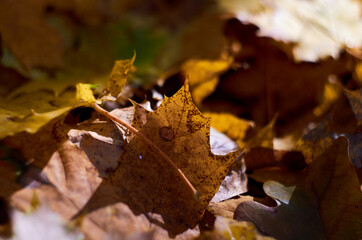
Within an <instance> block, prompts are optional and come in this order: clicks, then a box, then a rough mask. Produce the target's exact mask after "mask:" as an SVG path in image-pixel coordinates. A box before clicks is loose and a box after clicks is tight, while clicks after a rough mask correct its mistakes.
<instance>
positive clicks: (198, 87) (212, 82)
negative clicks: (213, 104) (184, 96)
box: [181, 57, 233, 106]
mask: <svg viewBox="0 0 362 240" xmlns="http://www.w3.org/2000/svg"><path fill="white" fill-rule="evenodd" d="M232 62H233V59H232V58H231V57H222V59H220V60H216V61H211V60H195V59H193V60H189V61H187V62H185V63H184V64H183V65H182V66H181V71H182V73H183V74H184V75H185V76H187V77H189V79H190V87H191V93H192V97H193V100H194V102H195V104H196V105H197V106H199V105H200V104H201V102H202V100H203V99H204V98H205V97H207V96H209V95H210V94H211V93H212V92H213V91H214V90H215V88H216V86H217V84H218V82H219V75H220V74H221V73H223V72H224V71H226V70H227V69H228V68H229V67H230V65H231V63H232Z"/></svg>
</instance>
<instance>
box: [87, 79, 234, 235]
mask: <svg viewBox="0 0 362 240" xmlns="http://www.w3.org/2000/svg"><path fill="white" fill-rule="evenodd" d="M135 107H136V113H135V119H134V121H133V125H134V126H135V127H136V128H137V129H139V130H140V132H141V133H142V134H143V135H145V136H146V137H148V138H149V139H151V140H152V142H153V143H155V144H156V145H157V146H158V147H159V148H160V149H162V151H164V152H165V153H166V154H167V155H168V156H169V157H170V158H171V159H172V160H173V161H174V162H175V164H176V165H177V167H178V168H180V170H181V171H182V172H183V173H184V174H185V176H186V177H187V178H188V180H189V181H190V182H191V183H192V184H193V185H194V186H195V188H196V189H197V191H198V192H199V193H200V197H199V199H198V200H196V199H195V197H194V195H193V194H192V192H190V189H189V188H188V186H187V185H186V183H185V182H184V181H183V180H182V179H181V178H180V176H179V175H178V174H177V172H176V171H175V170H174V169H172V168H171V166H170V165H169V163H168V162H166V160H165V159H164V158H162V157H161V156H160V154H159V152H158V151H157V150H156V149H154V148H153V147H152V146H150V145H149V144H147V143H145V142H144V141H143V140H142V139H141V138H140V137H138V136H137V135H136V136H133V138H132V139H131V141H130V142H129V143H128V144H127V145H126V146H125V154H124V155H123V156H122V158H121V160H120V167H119V168H118V169H117V171H116V172H115V173H114V175H112V176H110V177H109V178H107V179H105V181H103V183H102V185H101V186H100V187H99V188H98V190H97V192H96V193H95V194H94V196H93V197H92V199H91V200H90V202H89V203H88V204H87V206H86V207H85V209H84V210H85V211H87V210H93V209H96V208H99V207H102V206H105V205H108V204H111V203H115V202H123V203H126V204H127V205H128V206H129V207H130V208H131V209H132V211H133V212H135V213H136V214H140V213H143V214H145V215H148V216H149V218H150V219H151V220H152V216H153V215H152V214H153V213H154V214H160V215H161V216H162V220H163V221H162V222H159V221H158V220H157V221H156V220H155V219H153V220H152V221H153V222H155V223H156V224H158V225H161V226H162V227H163V228H165V229H167V230H168V232H169V234H170V235H171V236H174V235H175V234H180V233H182V232H184V231H185V230H187V229H188V228H193V227H195V225H196V224H197V223H198V221H199V219H200V218H201V216H202V215H203V213H204V211H205V209H206V207H207V204H208V202H209V201H210V200H211V198H212V197H213V196H214V194H215V193H216V192H217V190H218V188H219V186H220V183H221V181H222V180H223V179H224V177H225V175H226V173H227V172H228V169H229V167H230V165H231V164H232V163H233V162H234V161H235V159H236V157H237V156H238V155H239V154H240V151H237V152H234V153H230V154H228V155H224V156H223V155H214V154H212V152H211V149H210V139H209V134H210V133H209V131H210V123H209V120H208V119H207V118H205V117H204V116H202V115H201V113H200V112H199V111H198V109H197V108H196V107H195V106H194V105H193V104H192V100H191V96H190V93H189V90H188V85H187V83H186V84H185V86H184V87H183V88H182V89H181V90H179V91H178V92H177V93H176V94H175V95H174V96H173V97H171V98H165V100H164V101H163V103H162V104H161V106H160V107H159V108H158V109H157V110H156V111H155V112H148V111H147V110H145V109H143V108H142V107H140V106H138V105H135ZM175 196H177V197H175Z"/></svg>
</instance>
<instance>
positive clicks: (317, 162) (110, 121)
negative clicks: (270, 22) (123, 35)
mask: <svg viewBox="0 0 362 240" xmlns="http://www.w3.org/2000/svg"><path fill="white" fill-rule="evenodd" d="M44 2H45V1H44ZM4 4H5V3H4ZM6 4H8V3H6ZM39 4H40V5H39V6H38V7H39V9H42V8H44V6H43V5H42V4H43V3H39ZM50 5H51V6H50V7H49V9H48V7H47V11H48V10H50V11H52V8H54V9H55V11H58V10H59V9H63V10H64V9H68V10H69V9H71V10H70V11H71V12H73V14H74V16H77V17H79V19H80V24H85V25H87V26H93V27H95V26H99V24H100V25H102V23H101V22H102V20H100V19H106V18H108V17H109V15H107V14H106V15H104V14H105V13H100V12H97V11H93V10H95V8H93V7H95V6H94V5H91V6H90V7H89V8H87V9H84V11H83V12H82V11H80V9H82V8H83V7H84V6H81V5H77V6H78V8H79V9H78V8H77V9H73V8H72V7H70V6H68V5H67V4H66V3H64V5H63V4H60V3H57V2H54V3H51V4H50ZM126 5H127V4H126ZM135 5H137V4H136V3H135ZM276 6H277V7H276V8H277V9H278V8H280V7H281V6H280V5H276ZM105 7H107V6H105ZM108 7H109V6H108ZM126 7H127V6H126ZM249 7H250V6H249ZM284 7H285V6H284ZM280 9H281V10H282V8H280ZM20 10H21V9H20ZM20 10H19V9H17V8H16V9H14V12H16V11H20ZM68 10H67V11H68ZM118 10H122V9H121V8H120V9H118ZM118 10H117V11H118ZM214 10H215V9H214ZM214 10H211V11H210V10H207V11H205V12H203V14H200V16H199V17H198V18H196V21H193V22H194V24H195V23H196V25H194V26H195V27H194V28H192V29H190V31H183V30H182V31H181V34H179V35H176V39H173V40H176V41H175V42H177V41H178V42H180V41H182V42H183V46H182V47H181V48H176V49H173V50H172V49H168V50H169V51H165V52H163V54H162V56H161V58H162V59H157V61H158V63H157V64H159V66H160V65H162V66H163V67H165V66H167V67H166V68H169V67H170V65H172V64H174V65H175V63H177V64H179V65H178V66H171V67H173V68H174V69H176V72H177V71H179V73H178V75H177V76H171V75H169V74H165V75H166V76H167V77H166V78H168V79H166V81H165V85H167V84H170V83H171V85H172V86H173V90H172V92H176V91H175V90H177V89H178V88H179V87H180V86H181V85H183V87H181V89H180V90H178V92H177V93H175V94H170V95H168V97H166V96H165V97H162V96H158V97H157V99H153V97H154V96H156V95H157V92H156V91H158V90H160V92H167V91H163V86H162V83H161V80H162V79H161V80H158V83H157V84H159V86H158V87H156V88H154V89H151V88H153V86H154V85H153V84H156V82H157V79H153V80H152V78H154V77H155V76H156V75H157V73H156V72H157V71H156V72H153V73H152V74H151V75H150V77H149V78H147V79H145V82H144V85H143V86H140V85H137V84H142V83H140V80H139V79H138V80H136V81H133V82H131V83H127V80H128V79H129V78H130V77H131V78H133V77H134V76H136V75H137V74H136V75H134V74H133V72H134V70H135V68H134V66H133V63H134V62H135V54H134V56H133V58H131V59H126V60H121V61H119V62H116V64H115V65H114V69H113V70H112V73H111V75H110V77H109V81H108V85H107V86H106V85H105V81H104V80H105V79H106V77H105V74H104V72H99V71H98V70H99V69H101V68H102V69H103V68H104V66H105V65H106V62H107V63H108V62H111V59H110V58H107V59H106V60H105V61H103V60H102V59H103V58H101V59H100V60H99V62H102V63H100V65H99V66H93V67H92V64H90V65H89V64H88V65H89V66H86V67H85V66H83V65H87V64H85V63H88V62H92V60H91V57H90V56H91V53H92V51H94V53H95V56H100V55H99V52H100V51H102V50H100V49H101V48H97V47H96V48H97V49H96V48H94V49H92V51H88V53H87V54H84V51H85V50H86V48H84V47H85V45H87V44H88V43H87V42H82V43H81V44H85V45H81V50H80V51H81V52H83V53H82V54H83V55H82V56H80V55H79V56H78V55H77V54H76V53H74V52H73V53H72V51H73V50H71V53H70V55H69V56H73V55H74V59H73V60H72V61H73V63H72V64H74V66H67V71H68V72H61V71H58V72H57V73H56V77H54V75H52V73H51V72H47V73H46V74H45V75H43V76H45V78H48V77H49V76H53V77H50V78H49V79H47V80H45V81H43V82H42V81H38V80H39V79H32V80H31V81H30V84H28V85H23V87H20V88H18V89H17V90H15V91H13V92H10V93H6V95H7V96H8V98H7V99H6V102H5V104H2V105H1V107H2V111H3V112H4V114H3V115H2V116H5V118H4V119H5V120H4V121H5V122H4V123H5V125H3V126H5V127H2V128H1V133H2V135H1V138H3V140H2V142H1V144H3V145H2V146H4V147H2V148H1V149H0V150H1V151H0V153H1V154H0V156H1V160H0V166H1V169H0V170H1V172H2V174H1V177H0V181H1V183H2V184H1V186H2V190H4V191H2V193H1V199H0V200H1V201H0V203H1V205H0V207H1V208H0V210H1V211H0V219H1V222H0V235H1V237H5V238H9V237H11V236H12V235H13V234H15V235H16V236H14V237H15V238H16V237H20V235H21V233H20V232H19V231H18V228H17V226H19V225H16V224H23V225H22V226H23V227H21V228H22V229H23V230H26V229H27V226H29V225H31V224H30V223H29V222H28V223H26V224H25V225H24V221H22V220H21V219H23V220H25V218H23V216H25V217H28V219H30V221H31V223H35V222H39V226H40V225H42V224H43V225H44V226H43V227H44V228H43V229H49V234H51V233H54V232H57V233H58V234H63V233H64V232H62V231H63V230H64V226H65V225H67V226H68V227H70V228H71V229H73V230H74V231H75V232H78V231H80V232H82V234H83V236H84V238H85V239H168V238H175V239H192V238H196V237H198V238H199V239H230V238H236V239H239V238H245V239H255V238H256V239H264V238H265V239H270V238H269V237H266V236H263V235H265V234H266V235H271V237H275V238H276V239H291V238H293V239H298V238H300V239H305V238H308V237H311V238H313V237H316V238H320V239H324V238H327V239H341V238H343V239H359V238H361V235H362V234H361V232H360V230H359V229H361V222H360V220H359V218H358V216H359V215H361V213H360V209H361V208H360V205H361V189H360V187H361V179H362V174H361V172H362V171H361V170H360V169H361V168H360V158H361V153H360V142H361V141H360V135H361V128H360V125H361V124H360V117H359V112H360V108H361V107H360V102H361V101H360V97H361V92H360V89H359V87H360V74H359V72H358V71H359V70H358V69H359V68H358V66H359V65H358V60H356V58H357V59H358V54H357V52H358V51H357V50H356V49H348V48H346V52H347V53H343V52H342V53H340V54H339V59H335V60H333V59H323V60H320V61H318V62H315V63H312V62H309V63H306V62H298V63H295V62H294V60H293V58H292V56H293V55H292V54H294V57H297V58H298V59H304V58H305V57H306V56H307V57H309V58H310V57H311V56H312V57H313V58H319V57H321V56H323V54H325V53H324V52H323V51H324V50H325V49H322V48H321V49H320V50H321V51H322V52H318V51H316V50H313V49H312V48H310V49H307V48H308V46H307V45H305V44H304V43H305V42H304V43H303V41H304V40H303V39H299V40H300V41H299V40H298V41H299V42H300V45H299V46H295V45H293V44H289V43H287V42H284V43H282V42H280V41H274V40H275V39H274V40H273V39H271V38H262V37H259V36H256V34H255V33H256V28H255V27H253V26H246V25H245V24H241V23H238V21H237V20H236V19H230V20H225V18H220V17H221V15H218V14H217V13H216V12H215V11H214ZM254 10H256V12H255V14H256V13H257V12H258V11H260V9H259V10H258V8H256V9H254ZM284 10H285V9H284ZM284 10H283V11H284ZM21 11H25V10H24V9H23V10H21ZM26 11H28V10H26ZM26 11H25V12H26ZM274 11H276V9H274ZM14 12H13V13H14ZM84 12H88V13H91V14H90V15H89V18H84V16H83V15H82V14H83V13H84ZM112 13H114V12H113V11H111V12H109V14H112ZM249 13H250V12H249ZM16 14H17V13H16ZM57 14H58V13H57ZM60 15H61V14H60ZM38 17H39V16H37V18H38ZM43 17H44V16H43V15H41V16H40V18H38V19H42V18H43ZM223 17H225V16H223ZM205 19H209V20H213V21H214V20H215V22H216V23H217V26H216V27H215V28H213V30H212V31H209V32H208V31H206V32H208V34H211V35H210V36H213V37H210V44H205V43H206V42H205V40H204V38H205V37H206V35H204V36H202V35H203V34H202V31H201V30H200V29H201V28H204V27H203V26H204V25H205ZM53 20H54V19H53ZM53 20H51V21H53ZM209 20H207V21H206V22H207V23H208V24H210V21H209ZM14 24H18V23H16V22H15V23H14ZM54 24H55V22H52V26H55V27H56V29H57V30H59V29H63V30H64V29H65V28H64V26H66V27H69V26H71V25H64V26H63V27H61V28H59V27H60V25H59V24H58V25H57V24H55V25H54ZM72 24H73V23H72ZM222 24H224V30H223V31H224V32H223V33H222V31H221V25H222ZM0 25H1V24H0ZM1 26H2V25H1ZM1 26H0V32H1V33H2V34H3V32H4V31H5V34H4V36H7V37H8V36H11V34H13V33H12V32H11V31H9V30H3V29H4V28H2V27H1ZM115 26H116V25H115ZM73 27H74V26H73ZM20 29H21V28H20ZM75 29H79V27H76V28H75ZM73 30H74V29H73ZM73 30H71V32H72V34H74V31H73ZM6 31H7V32H6ZM87 31H89V30H87ZM261 31H262V32H263V31H265V29H261ZM94 32H101V31H100V30H99V29H98V30H95V31H94ZM59 33H60V35H59V36H60V37H65V36H66V34H65V35H64V33H65V32H59ZM179 33H180V32H179ZM82 34H83V33H82ZM82 34H81V35H82ZM110 34H112V33H110ZM132 34H133V33H131V36H136V35H132ZM190 34H191V35H190ZM222 35H224V36H222ZM317 35H318V34H317ZM53 36H56V35H53ZM82 36H83V35H82ZM187 36H189V38H190V36H191V38H193V37H192V36H196V37H197V36H198V38H200V39H192V40H195V41H196V42H199V43H198V44H197V45H192V44H191V43H192V42H194V41H191V39H190V41H188V42H187V41H186V40H185V39H187ZM200 36H202V37H200ZM311 36H312V35H309V37H311ZM315 36H316V35H315ZM83 37H84V36H83ZM89 37H90V38H89V39H88V40H89V41H94V39H95V38H94V36H93V35H92V34H90V35H89ZM185 37H186V38H185ZM223 37H226V38H225V39H222V41H223V40H227V41H224V42H223V43H221V38H223ZM357 37H358V36H356V39H357ZM72 38H74V39H68V40H67V41H69V42H68V43H70V42H71V41H73V40H75V39H76V37H75V36H72ZM177 38H179V39H177ZM212 38H215V39H212ZM4 39H5V38H4ZM107 39H108V35H107V36H105V38H104V41H105V42H104V43H103V44H105V43H107V42H108V40H109V39H108V40H107ZM5 40H6V39H5ZM211 40H213V41H211ZM276 40H278V39H276ZM81 41H84V39H83V38H82V39H81ZM136 41H137V40H136ZM96 42H97V41H96ZM175 42H173V43H175ZM212 42H219V43H220V44H218V46H217V47H215V46H213V44H214V43H212ZM4 43H5V47H9V49H10V51H11V52H12V54H14V57H15V58H17V60H18V61H19V62H21V63H22V64H23V65H24V66H25V67H27V68H28V69H31V70H30V71H31V72H30V75H29V76H34V75H32V74H34V73H35V72H36V71H35V72H34V67H36V66H41V67H44V68H48V69H49V68H52V67H54V66H53V65H46V64H43V63H41V62H39V61H38V60H37V57H38V55H37V56H34V59H30V58H29V59H30V60H29V59H28V60H27V58H26V57H27V56H26V54H27V53H26V52H27V49H26V48H23V49H25V50H24V54H25V55H24V56H25V58H24V57H23V56H22V55H20V54H19V52H18V50H19V49H20V47H19V45H18V46H16V43H19V42H14V45H12V43H10V42H9V41H8V39H7V40H6V41H4ZM68 43H67V44H68ZM170 43H172V41H171V42H169V43H168V44H170ZM200 43H201V44H200ZM94 44H96V43H90V45H89V46H95V45H94ZM105 45H108V44H105ZM24 46H25V45H24ZM34 46H35V45H34ZM69 46H70V45H66V47H67V48H69ZM89 46H88V47H89ZM197 46H199V47H197ZM310 46H311V45H309V47H310ZM113 47H114V46H113V45H112V46H108V47H106V48H105V49H104V50H103V52H104V54H103V53H102V54H103V55H105V54H106V53H107V52H108V51H109V50H110V49H113ZM223 47H224V49H222V48H223ZM16 48H18V49H16ZM182 48H183V49H184V50H185V51H183V52H182ZM301 48H303V50H302V52H300V51H299V50H300V49H301ZM338 48H340V46H338ZM145 49H146V48H145ZM187 49H188V50H189V51H190V52H188V50H187ZM205 49H209V50H208V51H204V50H205ZM210 49H212V50H211V51H210ZM57 50H60V52H58V53H60V54H62V53H61V52H62V51H63V49H57ZM88 50H89V49H88ZM175 50H176V51H179V52H180V50H181V52H182V54H180V55H179V56H176V57H175V56H171V55H168V54H172V53H174V52H175ZM6 51H8V50H6ZM203 51H204V52H203ZM293 51H294V52H293ZM298 51H299V52H298ZM153 52H154V51H153ZM39 53H41V52H39ZM352 53H353V54H352ZM67 54H68V53H67ZM72 54H73V55H72ZM97 54H98V55H97ZM102 54H101V55H102ZM137 54H138V56H141V57H142V54H143V53H142V51H140V52H137ZM220 54H221V55H220ZM223 54H224V55H225V54H226V56H228V57H227V58H225V57H223ZM298 54H299V55H298ZM300 54H302V55H303V54H304V55H303V56H302V55H300ZM308 54H309V55H308ZM328 54H329V53H328ZM349 54H352V55H349ZM103 55H102V56H103ZM211 55H212V56H213V57H210V56H211ZM331 55H333V56H334V57H336V56H337V55H335V53H331ZM69 56H68V57H69ZM77 56H78V57H77ZM85 56H86V58H87V59H84V61H82V60H81V59H80V60H81V62H82V64H83V65H82V64H79V63H76V62H77V61H78V60H79V58H82V57H83V58H84V57H85ZM112 56H114V55H112ZM185 56H186V57H185ZM190 56H191V57H190ZM316 56H317V57H316ZM146 58H147V57H146ZM143 59H145V58H143ZM167 59H168V61H169V62H168V63H165V62H163V61H166V60H167ZM170 59H171V61H170ZM197 59H198V60H197ZM200 59H202V60H200ZM311 59H312V58H310V59H309V60H311ZM37 61H38V62H37ZM61 61H63V60H61ZM68 61H69V59H66V60H65V64H69V62H68ZM72 61H70V62H72ZM112 61H113V60H112ZM170 62H171V64H170ZM3 63H4V62H1V64H3ZM142 64H143V65H142V66H149V65H147V64H148V63H145V62H142ZM177 64H176V65H177ZM140 66H141V65H140ZM72 67H73V68H72ZM109 67H110V66H109ZM75 68H79V71H78V73H77V74H75V75H73V76H72V75H71V74H74V73H75V72H77V71H75V72H74V70H75ZM87 68H88V69H87ZM15 69H17V68H15ZM97 69H98V70H97ZM164 69H165V68H164ZM280 69H284V71H280ZM140 70H141V71H142V74H144V73H146V72H147V71H148V70H145V69H140ZM37 71H39V72H41V71H42V70H37ZM51 71H53V70H51ZM97 71H98V72H97ZM152 71H154V70H152ZM152 71H151V72H152ZM173 71H175V70H173ZM21 72H22V74H24V71H21ZM82 72H83V73H84V75H83V76H82V74H81V73H82ZM131 72H132V74H129V73H131ZM171 72H172V71H171ZM90 73H92V74H90ZM87 74H88V75H87ZM89 74H90V75H92V77H88V76H90V75H89ZM40 75H41V74H40ZM140 76H143V75H137V77H140ZM185 76H188V77H189V79H190V87H189V86H188V83H187V82H188V81H187V80H186V81H185V80H184V78H185ZM175 77H179V79H178V80H179V81H178V82H180V83H182V84H181V85H179V86H177V83H176V82H177V81H174V80H175ZM31 78H32V77H31ZM34 80H37V81H34ZM50 80H51V81H50ZM52 82H54V85H51V83H52ZM43 83H44V84H43ZM77 83H79V84H77ZM94 83H100V85H99V86H98V87H97V86H95V85H94ZM49 84H50V85H49ZM302 85H303V86H304V88H303V90H302V89H301V86H302ZM103 86H104V87H105V88H106V89H105V90H104V91H103V92H102V91H101V88H102V87H103ZM176 86H177V87H176ZM125 87H126V90H125V91H124V89H125ZM165 87H169V86H165ZM143 88H144V89H143ZM189 88H190V89H189ZM155 89H157V90H155ZM305 89H308V91H305ZM126 92H127V93H126ZM151 92H152V94H151ZM190 92H191V94H190ZM109 93H110V95H108V94H109ZM128 94H130V95H128ZM132 94H134V95H133V97H132V101H130V102H128V101H125V100H126V99H127V98H128V97H130V96H132ZM6 95H5V96H6ZM215 97H217V98H215ZM220 97H221V98H220ZM160 99H163V101H162V100H161V101H160ZM192 99H193V100H192ZM215 99H217V100H215ZM225 99H229V100H230V99H233V101H235V103H236V104H235V103H232V104H230V102H229V103H228V102H227V101H225ZM142 101H143V102H142ZM136 102H142V103H141V104H138V103H136ZM161 102H162V103H161ZM194 102H195V103H196V105H197V107H198V108H196V107H195V105H194ZM132 104H133V106H130V105H132ZM246 104H247V105H248V106H247V107H245V106H246ZM110 106H111V108H109V107H110ZM103 107H104V108H107V109H111V110H112V109H114V110H113V111H110V112H107V111H105V110H104V109H103ZM31 109H33V110H31ZM62 109H64V111H62ZM198 109H200V110H201V112H202V113H201V112H200V111H199V110H198ZM52 111H59V113H57V114H49V113H52ZM204 112H205V114H204ZM42 114H44V115H42ZM36 117H37V118H36ZM208 117H211V121H210V119H209V118H208ZM245 118H247V119H248V120H246V119H245ZM210 123H211V127H210ZM268 123H269V124H268ZM213 127H215V128H213ZM215 129H216V130H215ZM219 131H220V132H219ZM223 133H224V134H226V135H227V136H225V135H223ZM285 134H289V135H287V136H284V135H285ZM276 137H278V139H276ZM346 138H347V139H348V140H346ZM298 139H299V140H298ZM276 140H278V144H276V143H277V141H276ZM282 146H286V147H285V149H283V148H280V147H282ZM240 148H243V149H242V150H240ZM14 152H18V153H19V154H20V155H21V156H20V157H19V156H15V155H14V154H13V153H14ZM242 152H243V154H241V153H242ZM349 159H350V160H351V161H352V163H353V165H352V164H351V163H350V160H349ZM356 173H357V175H358V177H359V178H357V177H356ZM358 179H360V182H358ZM3 186H6V188H5V187H3ZM34 196H37V198H38V200H37V202H38V204H36V205H39V207H38V208H37V209H38V210H39V212H37V209H35V211H34ZM42 209H43V210H42ZM44 209H46V210H44ZM19 211H21V212H28V214H29V215H24V214H23V213H21V214H20V215H19V214H18V216H21V217H20V218H15V217H14V216H15V214H14V215H11V213H16V214H17V213H19ZM39 213H41V214H40V219H39V215H37V214H39ZM41 215H44V217H49V218H52V219H55V217H54V216H55V215H59V216H60V217H61V218H62V221H61V222H59V221H56V222H55V221H47V222H46V221H43V220H44V219H42V216H41ZM53 217H54V218H53ZM231 218H234V219H235V220H232V219H231ZM14 219H15V220H14ZM11 220H12V221H11ZM245 220H246V221H249V222H245ZM14 221H15V222H14ZM250 222H252V223H250ZM40 223H41V224H40ZM253 224H254V225H253ZM298 226H299V227H298ZM306 226H309V227H307V228H306ZM34 229H35V228H34ZM51 229H52V231H50V230H51ZM53 230H54V231H53ZM68 230H69V229H68ZM73 230H72V231H73ZM42 231H43V230H39V231H36V233H33V234H31V235H33V236H35V234H39V233H42ZM17 232H18V233H17ZM68 233H69V231H67V232H65V234H68ZM44 234H46V233H44ZM59 236H60V235H59ZM69 236H70V238H71V239H74V238H77V237H80V238H82V237H81V236H80V235H78V236H77V237H75V236H74V235H69Z"/></svg>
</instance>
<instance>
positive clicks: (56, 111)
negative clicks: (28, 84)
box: [0, 89, 74, 138]
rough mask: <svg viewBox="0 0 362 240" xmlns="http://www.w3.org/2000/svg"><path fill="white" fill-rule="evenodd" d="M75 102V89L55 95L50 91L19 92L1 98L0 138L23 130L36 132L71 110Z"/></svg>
mask: <svg viewBox="0 0 362 240" xmlns="http://www.w3.org/2000/svg"><path fill="white" fill-rule="evenodd" d="M73 104H74V90H71V89H70V90H67V91H63V92H62V93H61V94H60V95H58V96H54V93H53V92H49V91H42V90H40V91H34V92H29V93H25V92H23V93H19V94H17V95H16V96H12V97H10V98H7V99H1V100H0V138H4V137H6V136H11V135H15V134H17V133H20V132H22V131H25V132H29V133H35V132H36V131H38V130H39V129H40V128H41V127H42V126H44V125H45V124H46V123H47V122H49V121H50V120H52V119H53V118H56V117H58V116H60V115H62V114H63V113H65V112H67V111H69V110H70V109H71V107H72V106H73Z"/></svg>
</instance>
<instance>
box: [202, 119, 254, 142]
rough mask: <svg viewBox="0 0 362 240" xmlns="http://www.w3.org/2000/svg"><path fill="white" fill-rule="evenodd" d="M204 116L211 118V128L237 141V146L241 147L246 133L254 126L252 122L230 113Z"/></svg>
mask: <svg viewBox="0 0 362 240" xmlns="http://www.w3.org/2000/svg"><path fill="white" fill-rule="evenodd" d="M204 116H205V117H209V118H211V126H212V127H214V128H215V129H217V130H218V131H220V132H222V133H224V134H225V135H227V136H228V137H229V138H231V139H232V140H234V141H237V142H238V144H239V145H242V141H243V140H244V138H245V135H246V133H247V131H248V130H250V129H251V128H254V126H255V124H254V122H252V121H248V120H244V119H240V118H238V117H235V116H234V115H232V114H230V113H204Z"/></svg>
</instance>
